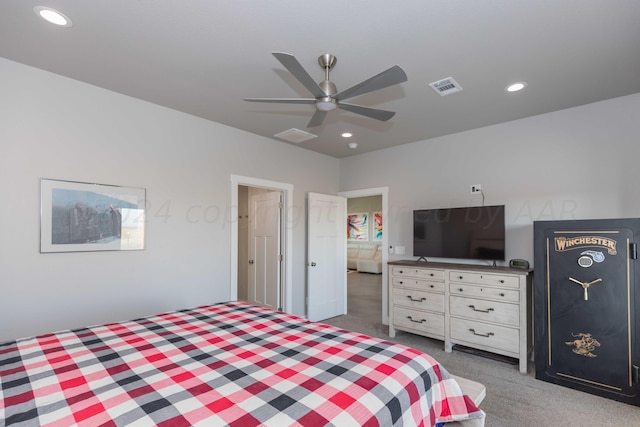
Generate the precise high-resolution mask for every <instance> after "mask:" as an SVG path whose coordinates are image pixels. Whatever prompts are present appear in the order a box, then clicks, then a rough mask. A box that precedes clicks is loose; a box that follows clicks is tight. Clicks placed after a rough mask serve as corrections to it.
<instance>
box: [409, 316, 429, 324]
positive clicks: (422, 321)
mask: <svg viewBox="0 0 640 427" xmlns="http://www.w3.org/2000/svg"><path fill="white" fill-rule="evenodd" d="M407 319H409V320H410V321H412V322H413V323H424V322H426V321H427V319H422V320H413V318H412V317H411V316H407Z"/></svg>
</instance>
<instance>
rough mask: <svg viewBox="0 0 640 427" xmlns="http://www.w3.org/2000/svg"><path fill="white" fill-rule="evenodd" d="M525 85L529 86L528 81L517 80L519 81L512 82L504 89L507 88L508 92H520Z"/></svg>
mask: <svg viewBox="0 0 640 427" xmlns="http://www.w3.org/2000/svg"><path fill="white" fill-rule="evenodd" d="M525 87H527V83H526V82H517V83H512V84H510V85H509V86H507V87H506V88H504V90H506V91H507V92H518V91H520V90H522V89H524V88H525Z"/></svg>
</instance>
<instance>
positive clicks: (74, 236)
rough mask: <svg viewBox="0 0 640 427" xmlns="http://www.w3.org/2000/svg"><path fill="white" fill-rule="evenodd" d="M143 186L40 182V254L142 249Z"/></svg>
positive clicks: (143, 228)
mask: <svg viewBox="0 0 640 427" xmlns="http://www.w3.org/2000/svg"><path fill="white" fill-rule="evenodd" d="M145 199H146V191H145V189H144V188H136V187H120V186H115V185H105V184H91V183H85V182H73V181H61V180H53V179H44V178H43V179H41V182H40V203H41V204H40V252H42V253H45V252H84V251H121V250H140V249H144V241H145Z"/></svg>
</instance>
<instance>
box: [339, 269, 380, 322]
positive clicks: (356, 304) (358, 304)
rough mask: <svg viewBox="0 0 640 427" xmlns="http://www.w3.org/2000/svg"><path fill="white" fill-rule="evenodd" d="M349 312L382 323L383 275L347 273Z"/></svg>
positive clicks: (354, 315) (360, 317) (357, 316)
mask: <svg viewBox="0 0 640 427" xmlns="http://www.w3.org/2000/svg"><path fill="white" fill-rule="evenodd" d="M347 314H348V315H349V316H353V317H356V318H358V319H361V320H363V321H366V322H371V323H372V324H381V323H382V275H381V274H371V273H358V272H357V271H355V270H349V272H348V273H347Z"/></svg>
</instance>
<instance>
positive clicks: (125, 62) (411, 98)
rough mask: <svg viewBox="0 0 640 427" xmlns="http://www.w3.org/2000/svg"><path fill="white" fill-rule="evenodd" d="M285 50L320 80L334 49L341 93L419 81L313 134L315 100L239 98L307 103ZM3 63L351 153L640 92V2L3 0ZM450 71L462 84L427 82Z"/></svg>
mask: <svg viewBox="0 0 640 427" xmlns="http://www.w3.org/2000/svg"><path fill="white" fill-rule="evenodd" d="M38 5H41V6H49V7H53V8H56V9H57V10H59V11H61V12H63V13H64V14H66V15H67V16H69V17H70V18H71V19H72V21H73V26H72V27H70V28H62V27H56V26H53V25H52V24H49V23H47V22H45V21H43V20H42V19H40V18H39V17H38V16H37V15H36V14H35V13H34V12H33V8H34V6H38ZM274 51H280V52H287V53H290V54H293V55H294V56H295V57H296V58H297V59H298V61H299V62H300V63H301V64H302V66H303V67H304V68H305V69H306V70H307V71H308V73H309V74H310V75H311V76H312V77H314V79H317V81H318V82H320V81H321V80H323V78H324V75H323V70H322V69H321V68H320V67H319V65H318V63H317V58H318V56H320V55H322V54H325V53H331V54H333V55H336V56H337V58H338V62H337V65H336V67H335V68H334V70H333V71H332V72H331V80H332V81H333V82H334V83H335V84H336V85H337V86H338V91H340V90H342V89H346V88H348V87H350V86H352V85H354V84H356V83H358V82H360V81H362V80H364V79H366V78H369V77H371V76H373V75H375V74H377V73H379V72H381V71H383V70H386V69H387V68H389V67H391V66H393V65H396V64H397V65H399V66H400V67H402V68H403V69H404V70H405V72H406V73H407V76H408V81H407V82H405V83H402V84H399V85H396V86H392V87H389V88H385V89H381V90H379V91H376V92H373V93H370V94H366V95H362V96H359V97H356V98H353V99H351V100H349V102H351V103H354V104H360V105H365V106H369V107H374V108H381V109H385V110H392V111H396V112H397V114H396V115H395V116H394V117H393V118H392V119H391V120H389V121H388V122H378V121H376V120H373V119H369V118H366V117H362V116H359V115H356V114H353V113H350V112H347V111H343V110H335V111H333V112H330V113H329V114H328V116H327V118H326V119H325V121H324V123H323V124H322V126H319V127H315V128H310V129H307V128H306V125H307V123H308V121H309V120H310V118H311V116H312V114H313V112H314V106H313V105H293V104H262V103H260V104H258V103H249V102H246V101H243V100H242V99H243V98H246V97H310V94H309V93H308V92H307V91H306V89H305V88H304V86H302V84H300V83H299V82H298V81H297V80H296V79H294V78H293V77H292V76H291V75H290V74H289V73H288V71H286V69H285V68H284V67H283V66H282V65H281V64H280V63H279V62H278V61H277V60H276V59H275V58H274V57H273V56H272V55H271V52H274ZM0 56H2V57H5V58H7V59H10V60H14V61H17V62H21V63H24V64H27V65H31V66H34V67H38V68H41V69H44V70H48V71H52V72H54V73H58V74H61V75H64V76H68V77H71V78H73V79H77V80H80V81H84V82H87V83H90V84H93V85H96V86H100V87H103V88H106V89H110V90H113V91H116V92H120V93H123V94H126V95H129V96H132V97H135V98H139V99H143V100H146V101H149V102H153V103H156V104H160V105H164V106H167V107H170V108H173V109H176V110H179V111H184V112H186V113H189V114H193V115H196V116H200V117H203V118H205V119H209V120H212V121H215V122H219V123H224V124H226V125H229V126H233V127H236V128H239V129H243V130H246V131H248V132H252V133H255V134H258V135H263V136H265V137H269V138H273V137H274V135H275V134H277V133H279V132H282V131H285V130H288V129H291V128H297V129H300V130H305V131H309V132H312V133H314V134H316V135H318V137H317V138H315V139H312V140H309V141H307V142H303V143H300V144H297V145H298V146H300V147H303V148H306V149H309V150H313V151H317V152H320V153H324V154H327V155H330V156H333V157H337V158H341V157H346V156H350V155H354V154H360V153H364V152H368V151H373V150H379V149H382V148H386V147H391V146H395V145H400V144H406V143H411V142H414V141H419V140H425V139H429V138H433V137H437V136H441V135H446V134H451V133H454V132H460V131H464V130H468V129H473V128H478V127H482V126H487V125H491V124H495V123H501V122H505V121H510V120H514V119H519V118H522V117H528V116H532V115H537V114H542V113H546V112H550V111H556V110H561V109H565V108H570V107H574V106H578V105H583V104H587V103H591V102H596V101H601V100H605V99H609V98H614V97H619V96H623V95H628V94H633V93H638V92H640V1H638V0H557V1H541V0H403V1H396V2H394V1H389V0H366V1H364V0H352V1H344V0H324V1H300V0H272V1H265V0H188V1H185V0H162V1H158V0H135V1H134V0H108V1H107V0H93V1H87V0H56V1H52V0H41V1H33V0H2V1H1V2H0ZM446 77H453V78H454V79H455V80H456V81H457V82H458V83H459V84H460V85H461V86H462V87H463V88H464V90H463V91H462V92H460V93H456V94H453V95H450V96H446V97H441V96H439V95H438V94H437V93H436V92H435V91H434V90H433V89H431V88H430V87H429V83H430V82H433V81H436V80H439V79H442V78H446ZM0 78H1V76H0ZM520 80H523V81H526V82H527V83H528V87H527V88H526V89H525V90H524V91H522V92H519V93H515V94H508V93H506V92H505V91H504V88H505V86H506V85H507V84H508V83H511V82H514V81H520ZM0 96H1V95H0ZM603 126H606V123H603ZM345 131H349V132H352V133H353V134H354V136H353V137H352V138H351V139H350V140H347V139H344V138H342V137H341V136H340V135H341V133H342V132H345ZM274 139H277V138H274ZM348 142H357V143H358V144H359V145H358V148H357V149H356V150H351V149H349V148H348V147H347V144H348ZM283 143H286V142H283Z"/></svg>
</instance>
